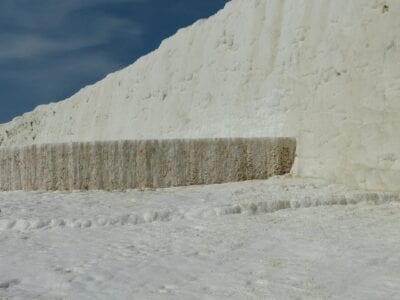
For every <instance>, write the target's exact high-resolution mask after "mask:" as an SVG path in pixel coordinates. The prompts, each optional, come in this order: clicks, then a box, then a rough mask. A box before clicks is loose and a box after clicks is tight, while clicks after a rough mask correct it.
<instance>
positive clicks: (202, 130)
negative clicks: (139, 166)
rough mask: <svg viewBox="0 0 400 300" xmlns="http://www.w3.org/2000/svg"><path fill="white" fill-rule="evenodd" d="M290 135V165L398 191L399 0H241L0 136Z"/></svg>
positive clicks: (11, 140)
mask: <svg viewBox="0 0 400 300" xmlns="http://www.w3.org/2000/svg"><path fill="white" fill-rule="evenodd" d="M255 136H271V137H274V136H293V137H296V138H297V141H298V146H297V159H296V163H295V167H294V169H293V173H294V174H296V175H300V176H312V177H323V178H327V179H329V180H332V181H335V182H341V183H346V184H348V185H352V186H359V187H361V188H366V189H378V190H400V1H398V0H352V1H348V0H302V1H301V0H233V1H231V2H230V3H228V4H227V5H226V7H225V8H224V9H223V10H221V11H220V12H218V13H217V14H216V15H215V16H212V17H210V18H209V19H208V20H202V21H199V22H197V23H195V24H194V25H192V26H190V27H188V28H185V29H182V30H180V31H179V32H178V33H177V34H176V35H174V36H173V37H171V38H169V39H167V40H165V41H164V42H163V43H162V44H161V46H160V48H159V49H158V50H156V51H154V52H153V53H150V54H149V55H147V56H145V57H143V58H141V59H139V60H138V61H137V62H135V63H134V64H133V65H131V66H129V67H127V68H125V69H123V70H121V71H119V72H116V73H114V74H110V75H109V76H107V77H106V78H105V79H103V80H102V81H100V82H98V83H96V84H94V85H92V86H89V87H86V88H84V89H82V90H81V91H79V92H78V93H77V94H76V95H74V96H72V97H71V98H69V99H67V100H65V101H63V102H60V103H57V104H50V105H47V106H41V107H38V108H37V109H35V110H34V111H33V112H31V113H27V114H25V115H23V116H22V117H19V118H16V119H15V120H13V121H12V122H10V123H8V124H5V125H2V126H0V145H1V146H8V145H26V144H31V143H44V142H46V143H49V142H52V143H53V142H68V141H92V140H118V139H149V138H157V139H159V138H204V137H255Z"/></svg>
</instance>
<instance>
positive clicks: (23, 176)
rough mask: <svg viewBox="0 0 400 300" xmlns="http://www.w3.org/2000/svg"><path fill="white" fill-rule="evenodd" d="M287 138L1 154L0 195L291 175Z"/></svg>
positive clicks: (51, 147)
mask: <svg viewBox="0 0 400 300" xmlns="http://www.w3.org/2000/svg"><path fill="white" fill-rule="evenodd" d="M295 147H296V141H295V140H294V139H290V138H271V139H269V138H253V139H198V140H195V139H193V140H141V141H109V142H87V143H66V144H45V145H32V146H25V147H1V148H0V190H4V191H9V190H121V189H122V190H123V189H130V188H144V187H154V188H157V187H169V186H183V185H196V184H213V183H222V182H231V181H242V180H251V179H266V178H268V177H270V176H272V175H282V174H285V173H288V172H290V168H291V166H292V164H293V160H294V153H295Z"/></svg>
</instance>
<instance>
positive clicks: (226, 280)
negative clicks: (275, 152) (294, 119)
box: [0, 178, 400, 300]
mask: <svg viewBox="0 0 400 300" xmlns="http://www.w3.org/2000/svg"><path fill="white" fill-rule="evenodd" d="M0 209H1V213H0V299H363V300H364V299H400V202H399V195H398V194H387V193H386V194H381V193H364V192H358V191H350V190H347V189H346V188H344V187H341V186H338V185H329V184H326V183H324V182H322V181H317V180H312V179H292V178H274V179H271V180H268V181H255V182H244V183H233V184H223V185H214V186H199V187H186V188H172V189H163V190H157V191H128V192H114V193H106V192H88V193H79V192H76V193H24V192H12V193H0Z"/></svg>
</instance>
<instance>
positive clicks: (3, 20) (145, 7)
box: [0, 0, 228, 123]
mask: <svg viewBox="0 0 400 300" xmlns="http://www.w3.org/2000/svg"><path fill="white" fill-rule="evenodd" d="M226 2H228V0H40V1H34V0H1V1H0V103H1V109H0V123H4V122H8V121H10V120H11V119H12V118H13V117H15V116H18V115H21V114H22V113H24V112H27V111H30V110H32V109H33V108H34V107H36V106H37V105H39V104H42V103H49V102H55V101H59V100H62V99H64V98H67V97H69V96H71V95H72V94H74V93H75V92H76V91H78V90H79V89H80V88H82V87H83V86H85V85H87V84H90V83H94V82H96V81H98V80H99V79H101V78H103V77H104V76H105V75H106V74H108V73H110V72H113V71H115V70H118V69H120V68H123V67H125V66H127V65H130V64H131V63H133V62H134V61H135V60H136V59H138V58H139V57H140V56H142V55H144V54H146V53H148V52H150V51H152V50H154V49H156V48H157V47H158V45H159V44H160V42H161V41H162V40H163V39H164V38H166V37H168V36H171V35H173V34H174V33H175V32H176V31H177V29H179V28H181V27H185V26H187V25H190V24H192V23H193V22H195V21H196V20H198V19H200V18H205V17H208V16H210V15H212V14H214V13H215V12H216V11H218V10H219V9H221V8H222V7H223V6H224V5H225V3H226Z"/></svg>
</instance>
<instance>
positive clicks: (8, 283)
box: [0, 279, 21, 290]
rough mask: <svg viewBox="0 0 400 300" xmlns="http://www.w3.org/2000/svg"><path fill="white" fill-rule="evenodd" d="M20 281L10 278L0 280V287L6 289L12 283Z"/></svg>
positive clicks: (15, 283)
mask: <svg viewBox="0 0 400 300" xmlns="http://www.w3.org/2000/svg"><path fill="white" fill-rule="evenodd" d="M20 282H21V281H20V280H19V279H10V280H6V281H3V282H0V289H4V290H5V289H8V288H10V287H12V286H14V285H17V284H19V283H20Z"/></svg>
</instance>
